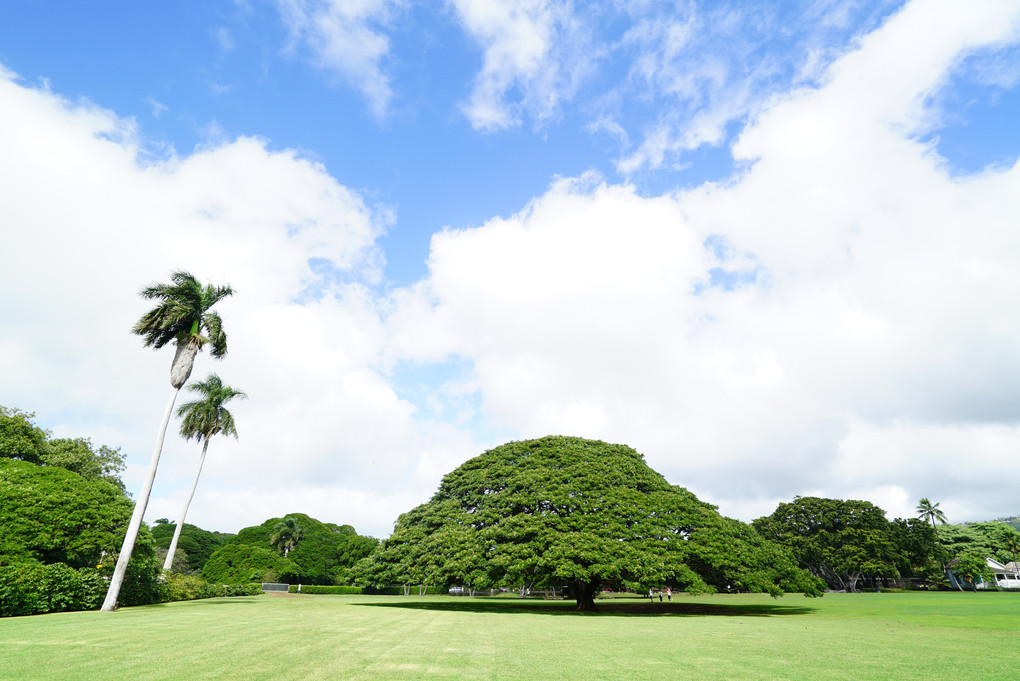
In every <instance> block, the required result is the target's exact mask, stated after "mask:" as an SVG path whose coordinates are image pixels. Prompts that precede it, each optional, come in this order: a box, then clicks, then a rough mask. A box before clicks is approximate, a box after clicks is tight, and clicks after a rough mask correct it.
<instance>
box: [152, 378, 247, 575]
mask: <svg viewBox="0 0 1020 681" xmlns="http://www.w3.org/2000/svg"><path fill="white" fill-rule="evenodd" d="M188 390H191V391H193V392H197V393H200V394H201V395H202V399H200V400H194V401H192V402H187V403H185V404H182V405H181V407H180V409H178V410H177V415H178V416H181V417H183V420H182V421H181V435H183V436H184V439H186V440H190V439H192V438H196V439H200V440H202V455H201V456H200V457H199V459H198V471H197V472H196V473H195V481H194V482H192V483H191V491H190V492H188V498H187V500H186V501H185V502H184V508H183V509H181V515H180V517H179V518H178V519H177V529H176V530H175V531H174V537H173V539H172V540H171V542H170V547H169V549H168V550H167V555H166V562H165V563H164V564H163V569H164V570H169V569H170V567H171V565H172V564H173V560H174V553H175V552H176V550H177V542H178V540H179V539H180V537H181V528H182V527H184V520H185V518H187V517H188V507H189V506H191V500H192V499H193V498H194V497H195V488H196V487H198V478H199V477H200V476H201V475H202V466H203V465H204V464H205V455H206V452H207V451H208V450H209V440H210V439H211V438H212V436H213V435H220V434H223V435H233V436H234V438H235V439H236V438H237V428H236V426H235V425H234V417H233V416H232V415H231V414H230V412H229V411H228V410H227V408H226V407H225V406H224V405H225V404H226V403H227V402H229V401H230V400H232V399H233V398H235V397H241V398H244V397H247V396H246V395H245V394H244V393H243V392H241V391H240V390H236V389H234V388H231V387H230V386H229V385H224V384H223V381H221V380H220V377H219V376H217V375H216V374H209V376H208V377H207V378H206V379H205V380H204V381H199V382H198V383H192V384H191V385H189V386H188Z"/></svg>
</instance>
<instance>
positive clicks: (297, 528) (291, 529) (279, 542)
mask: <svg viewBox="0 0 1020 681" xmlns="http://www.w3.org/2000/svg"><path fill="white" fill-rule="evenodd" d="M304 536H305V528H303V527H302V526H301V525H299V524H298V522H297V520H295V519H294V518H292V517H290V516H289V515H288V516H284V518H283V519H281V520H280V522H278V523H276V526H275V527H273V535H272V536H271V537H270V538H269V543H270V544H272V545H273V546H275V547H276V548H278V549H280V550H282V551H283V557H284V558H286V557H287V554H288V553H290V552H291V551H293V550H294V547H295V546H297V545H298V542H299V541H301V538H302V537H304Z"/></svg>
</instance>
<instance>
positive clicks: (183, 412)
mask: <svg viewBox="0 0 1020 681" xmlns="http://www.w3.org/2000/svg"><path fill="white" fill-rule="evenodd" d="M188 390H191V391H192V392H197V393H199V394H200V395H202V396H203V399H199V400H193V401H191V402H186V403H184V404H182V405H181V406H180V407H179V408H178V409H177V415H178V416H179V417H181V435H182V436H183V437H184V438H185V439H186V440H190V439H192V438H195V439H208V438H211V437H212V436H213V435H220V434H223V435H233V436H234V438H235V439H236V438H237V425H236V423H235V421H234V416H233V415H232V414H231V413H230V411H229V410H228V409H227V408H226V407H225V406H223V405H224V404H226V403H227V402H229V401H230V400H232V399H234V398H235V397H238V398H241V399H245V398H247V397H248V396H247V395H245V394H244V393H243V392H241V391H240V390H237V389H236V388H232V387H231V386H229V385H224V384H223V381H221V380H220V377H219V376H217V375H216V374H209V376H207V377H206V379H205V380H204V381H197V382H195V383H192V384H190V385H189V386H188Z"/></svg>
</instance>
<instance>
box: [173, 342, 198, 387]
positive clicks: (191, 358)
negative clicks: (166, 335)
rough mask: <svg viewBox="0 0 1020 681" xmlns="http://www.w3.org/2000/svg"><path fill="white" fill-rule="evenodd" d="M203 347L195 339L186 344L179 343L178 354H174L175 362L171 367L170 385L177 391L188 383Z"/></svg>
mask: <svg viewBox="0 0 1020 681" xmlns="http://www.w3.org/2000/svg"><path fill="white" fill-rule="evenodd" d="M201 349H202V346H201V345H200V344H199V342H198V341H197V340H195V339H194V338H190V339H188V340H186V341H185V342H184V343H181V342H180V341H177V352H175V353H174V362H173V364H171V365H170V385H172V386H173V387H174V388H176V389H177V390H180V389H181V386H183V385H184V384H185V383H187V382H188V377H189V376H191V369H192V368H193V367H194V366H195V357H196V356H197V355H198V351H199V350H201Z"/></svg>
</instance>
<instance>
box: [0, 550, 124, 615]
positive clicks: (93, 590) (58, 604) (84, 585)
mask: <svg viewBox="0 0 1020 681" xmlns="http://www.w3.org/2000/svg"><path fill="white" fill-rule="evenodd" d="M106 587H107V584H106V580H105V579H103V578H102V576H101V575H100V574H99V572H97V571H96V570H95V569H93V568H79V569H77V570H76V569H74V568H72V567H69V566H67V565H64V564H63V563H53V564H52V565H43V564H41V563H36V562H24V563H17V564H15V565H8V566H5V567H0V616H3V617H10V616H17V615H37V614H42V613H47V612H66V611H71V610H95V609H97V608H98V607H99V606H100V604H101V603H102V602H103V596H104V595H105V594H106Z"/></svg>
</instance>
